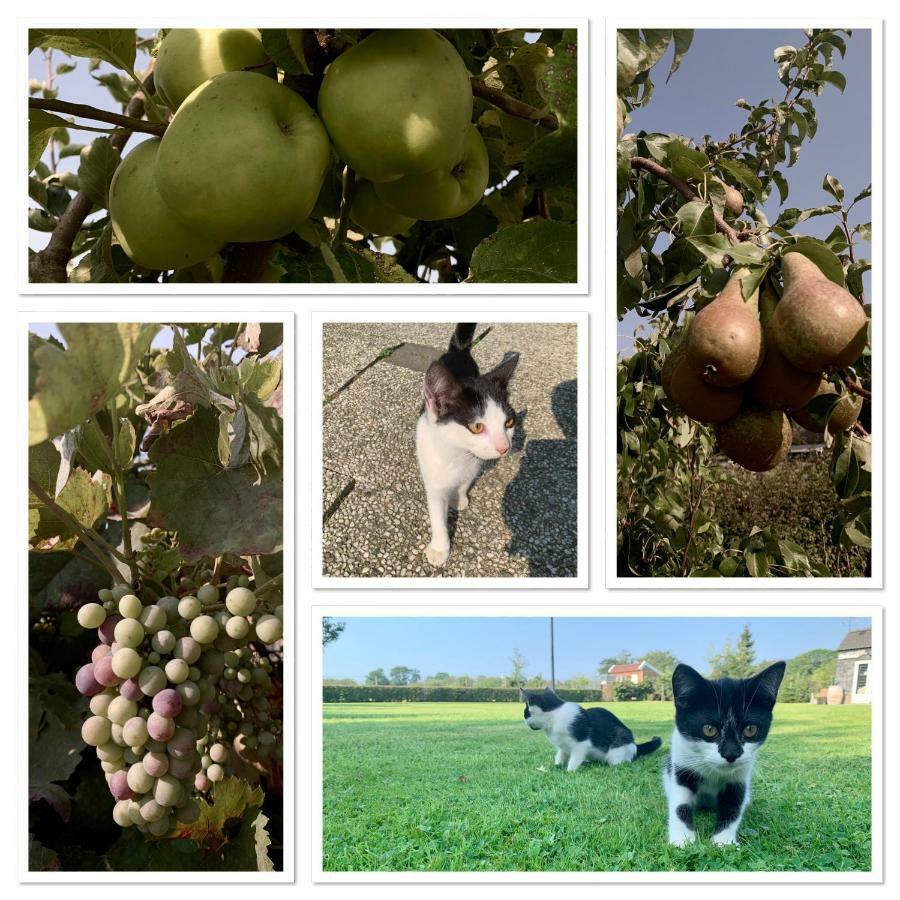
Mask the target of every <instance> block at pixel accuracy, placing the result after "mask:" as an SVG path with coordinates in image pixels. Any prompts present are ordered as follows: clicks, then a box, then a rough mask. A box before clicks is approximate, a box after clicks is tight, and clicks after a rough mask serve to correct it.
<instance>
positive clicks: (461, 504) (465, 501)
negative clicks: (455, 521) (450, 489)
mask: <svg viewBox="0 0 900 900" xmlns="http://www.w3.org/2000/svg"><path fill="white" fill-rule="evenodd" d="M456 508H457V510H459V512H462V511H463V510H464V509H468V508H469V498H468V497H467V496H466V495H465V494H461V495H460V496H459V497H457V498H456Z"/></svg>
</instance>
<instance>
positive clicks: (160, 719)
mask: <svg viewBox="0 0 900 900" xmlns="http://www.w3.org/2000/svg"><path fill="white" fill-rule="evenodd" d="M147 731H148V732H149V734H150V737H152V738H153V740H154V741H167V740H169V738H170V737H172V735H173V734H175V722H174V720H172V719H168V718H166V717H165V716H161V715H160V714H159V713H155V712H154V713H150V718H149V719H147Z"/></svg>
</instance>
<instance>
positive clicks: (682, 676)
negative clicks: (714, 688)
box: [672, 663, 707, 706]
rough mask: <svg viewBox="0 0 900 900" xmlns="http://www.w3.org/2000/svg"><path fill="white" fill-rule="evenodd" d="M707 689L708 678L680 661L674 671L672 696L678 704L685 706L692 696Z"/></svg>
mask: <svg viewBox="0 0 900 900" xmlns="http://www.w3.org/2000/svg"><path fill="white" fill-rule="evenodd" d="M706 689H707V682H706V679H705V678H704V677H703V676H702V675H701V674H700V673H699V672H698V671H697V670H696V669H692V668H691V667H690V666H688V665H686V664H685V663H678V665H677V666H675V671H674V672H673V673H672V696H673V697H674V699H675V705H676V706H684V705H685V704H687V703H688V702H689V701H690V699H691V697H693V696H696V695H697V694H699V693H701V692H703V691H705V690H706Z"/></svg>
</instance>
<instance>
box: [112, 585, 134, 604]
mask: <svg viewBox="0 0 900 900" xmlns="http://www.w3.org/2000/svg"><path fill="white" fill-rule="evenodd" d="M130 593H131V588H130V587H129V586H128V585H127V584H117V585H114V586H113V589H112V599H113V600H115V601H116V603H118V602H119V601H120V600H121V599H122V598H123V597H124V596H125V595H126V594H130Z"/></svg>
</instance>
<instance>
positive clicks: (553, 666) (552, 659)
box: [550, 616, 556, 691]
mask: <svg viewBox="0 0 900 900" xmlns="http://www.w3.org/2000/svg"><path fill="white" fill-rule="evenodd" d="M553 644H554V640H553V616H550V687H552V688H553V690H554V691H555V690H556V650H555V648H554V646H553Z"/></svg>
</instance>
